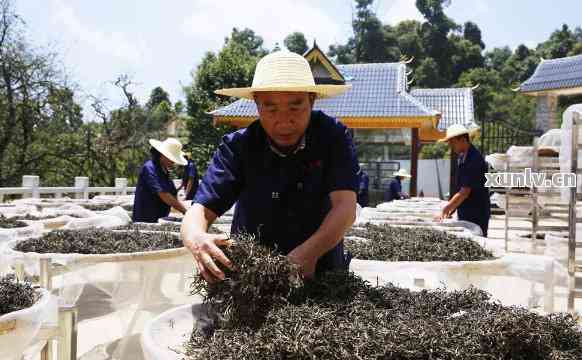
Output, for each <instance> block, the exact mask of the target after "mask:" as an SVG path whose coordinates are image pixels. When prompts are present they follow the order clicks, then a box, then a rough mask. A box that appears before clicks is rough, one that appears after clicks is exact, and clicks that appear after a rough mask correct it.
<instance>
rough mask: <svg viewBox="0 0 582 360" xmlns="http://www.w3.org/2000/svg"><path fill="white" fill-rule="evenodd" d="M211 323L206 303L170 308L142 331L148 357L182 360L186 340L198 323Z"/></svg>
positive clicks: (201, 324) (143, 347)
mask: <svg viewBox="0 0 582 360" xmlns="http://www.w3.org/2000/svg"><path fill="white" fill-rule="evenodd" d="M209 325H211V321H210V319H209V317H208V314H207V309H206V307H205V306H204V305H203V304H202V303H200V302H198V303H194V304H188V305H182V306H179V307H177V308H174V309H171V310H168V311H166V312H164V313H162V314H161V315H159V316H157V317H156V318H154V319H152V320H151V321H149V322H148V323H147V324H146V326H145V328H144V331H143V332H142V335H141V344H142V349H143V352H144V356H145V359H146V360H182V359H184V357H185V354H184V352H185V349H184V344H185V343H186V342H187V341H188V339H189V338H190V335H191V333H192V330H193V329H194V326H196V327H198V329H202V328H204V327H206V326H209Z"/></svg>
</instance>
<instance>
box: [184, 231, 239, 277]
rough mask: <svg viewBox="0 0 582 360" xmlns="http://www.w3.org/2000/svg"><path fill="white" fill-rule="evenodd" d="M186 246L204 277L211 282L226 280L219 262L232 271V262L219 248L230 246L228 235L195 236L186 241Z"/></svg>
mask: <svg viewBox="0 0 582 360" xmlns="http://www.w3.org/2000/svg"><path fill="white" fill-rule="evenodd" d="M183 242H184V246H186V247H187V248H188V249H189V250H190V252H191V253H192V255H193V256H194V263H195V264H196V267H197V268H198V271H199V272H200V275H202V277H203V278H204V279H205V280H206V281H208V282H210V283H213V282H216V281H221V280H224V273H223V272H222V271H221V270H220V268H219V267H218V265H217V264H216V261H217V262H220V263H222V264H223V265H224V266H226V267H227V268H229V269H232V262H231V261H230V260H229V259H228V258H227V257H226V256H225V255H224V253H223V252H222V250H220V248H219V247H218V246H220V245H227V244H229V242H230V240H229V239H228V235H226V234H218V235H217V234H208V233H200V234H195V235H194V236H193V237H191V238H189V239H184V240H183Z"/></svg>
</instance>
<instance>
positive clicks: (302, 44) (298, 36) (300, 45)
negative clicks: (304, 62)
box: [283, 32, 308, 55]
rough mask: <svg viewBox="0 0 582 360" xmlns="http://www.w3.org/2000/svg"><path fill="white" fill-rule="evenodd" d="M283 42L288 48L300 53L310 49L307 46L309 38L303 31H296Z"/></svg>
mask: <svg viewBox="0 0 582 360" xmlns="http://www.w3.org/2000/svg"><path fill="white" fill-rule="evenodd" d="M283 44H284V45H285V47H286V48H287V50H289V51H292V52H294V53H297V54H299V55H303V54H305V52H306V51H307V50H308V47H307V39H306V38H305V35H303V33H302V32H294V33H291V34H289V35H287V37H286V38H285V40H284V41H283Z"/></svg>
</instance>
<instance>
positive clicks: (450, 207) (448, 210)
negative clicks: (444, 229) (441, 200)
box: [434, 203, 455, 222]
mask: <svg viewBox="0 0 582 360" xmlns="http://www.w3.org/2000/svg"><path fill="white" fill-rule="evenodd" d="M454 211H455V208H454V204H452V203H448V204H447V205H446V206H445V207H444V208H443V210H442V212H441V213H440V214H437V215H435V216H434V220H435V221H439V222H441V221H443V220H444V219H450V218H451V217H452V215H453V212H454Z"/></svg>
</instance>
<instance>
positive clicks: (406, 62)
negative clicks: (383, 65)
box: [400, 56, 414, 65]
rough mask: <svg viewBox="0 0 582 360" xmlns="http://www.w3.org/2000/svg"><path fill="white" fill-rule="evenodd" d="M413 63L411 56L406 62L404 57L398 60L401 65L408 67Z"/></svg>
mask: <svg viewBox="0 0 582 360" xmlns="http://www.w3.org/2000/svg"><path fill="white" fill-rule="evenodd" d="M413 61H414V56H411V57H410V58H409V59H408V60H406V56H404V58H403V59H402V60H400V63H401V64H404V65H408V64H410V63H412V62H413Z"/></svg>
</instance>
